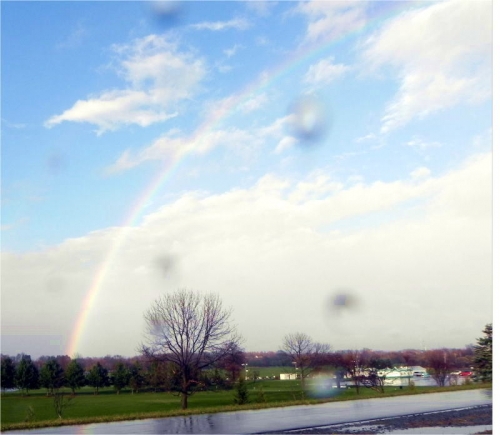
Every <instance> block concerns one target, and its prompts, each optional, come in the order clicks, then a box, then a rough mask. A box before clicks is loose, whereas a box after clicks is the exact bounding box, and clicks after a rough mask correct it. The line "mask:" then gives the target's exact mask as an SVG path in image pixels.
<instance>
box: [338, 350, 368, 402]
mask: <svg viewBox="0 0 500 435" xmlns="http://www.w3.org/2000/svg"><path fill="white" fill-rule="evenodd" d="M339 357H340V358H339V359H340V361H339V363H340V365H341V366H342V368H343V369H344V370H345V371H346V374H347V376H348V377H349V378H350V380H351V381H352V383H353V384H354V387H355V388H356V393H357V394H359V389H360V387H361V379H362V377H363V376H364V374H365V370H366V367H367V365H368V355H367V352H366V351H365V350H348V351H344V352H342V353H341V354H340V355H339Z"/></svg>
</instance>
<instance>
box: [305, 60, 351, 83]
mask: <svg viewBox="0 0 500 435" xmlns="http://www.w3.org/2000/svg"><path fill="white" fill-rule="evenodd" d="M349 69H350V67H349V66H347V65H344V64H342V63H337V64H336V63H335V62H334V57H333V56H331V57H328V58H326V59H321V60H320V61H319V62H317V63H315V64H314V65H311V66H310V67H309V69H308V70H307V72H306V75H305V77H304V83H306V84H308V85H311V86H313V87H317V86H323V85H326V84H328V83H330V82H332V81H333V80H335V79H338V78H340V77H342V76H343V75H344V74H345V73H346V72H347V71H349Z"/></svg>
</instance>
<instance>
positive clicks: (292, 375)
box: [280, 373, 297, 381]
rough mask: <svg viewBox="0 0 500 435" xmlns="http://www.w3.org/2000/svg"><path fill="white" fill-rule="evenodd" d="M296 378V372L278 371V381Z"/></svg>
mask: <svg viewBox="0 0 500 435" xmlns="http://www.w3.org/2000/svg"><path fill="white" fill-rule="evenodd" d="M294 379H297V373H280V381H283V380H286V381H289V380H294Z"/></svg>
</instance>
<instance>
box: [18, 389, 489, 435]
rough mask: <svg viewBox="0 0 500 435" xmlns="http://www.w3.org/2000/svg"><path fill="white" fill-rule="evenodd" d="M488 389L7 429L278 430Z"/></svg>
mask: <svg viewBox="0 0 500 435" xmlns="http://www.w3.org/2000/svg"><path fill="white" fill-rule="evenodd" d="M491 403H492V397H491V391H487V390H472V391H460V392H453V393H433V394H421V395H414V396H402V397H388V398H383V399H363V400H352V401H345V402H336V403H335V402H333V403H324V404H320V405H310V406H290V407H286V408H272V409H263V410H257V411H237V412H225V413H218V414H206V415H194V416H189V417H170V418H161V419H148V420H136V421H124V422H116V423H100V424H88V425H81V426H67V427H60V428H47V429H37V430H32V431H24V432H15V431H13V432H11V433H30V434H32V433H45V434H63V433H68V434H165V433H184V434H197V433H198V434H199V433H202V434H214V433H215V434H242V433H244V434H249V433H266V432H271V431H283V430H290V429H299V428H305V427H313V426H321V425H328V424H336V423H347V422H355V421H360V420H369V419H373V418H381V417H394V416H399V415H405V414H411V413H421V412H429V411H441V410H445V409H454V408H463V407H466V406H475V405H485V404H491Z"/></svg>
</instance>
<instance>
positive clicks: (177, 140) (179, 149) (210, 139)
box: [106, 99, 292, 174]
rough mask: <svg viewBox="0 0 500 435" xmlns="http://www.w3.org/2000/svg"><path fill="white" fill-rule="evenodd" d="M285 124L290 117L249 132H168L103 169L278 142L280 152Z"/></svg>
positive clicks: (243, 151)
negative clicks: (189, 133)
mask: <svg viewBox="0 0 500 435" xmlns="http://www.w3.org/2000/svg"><path fill="white" fill-rule="evenodd" d="M232 101H233V100H232V99H227V100H225V101H224V102H221V105H218V107H219V110H221V113H223V112H224V108H223V106H225V105H226V104H229V103H231V102H232ZM243 108H244V106H243ZM216 112H217V111H216V110H215V111H214V113H212V114H211V116H212V117H215V118H218V117H219V115H218V114H217V113H216ZM289 121H290V117H284V118H279V119H277V120H275V121H274V122H273V123H271V124H270V125H268V126H265V127H261V128H254V129H252V130H242V129H238V128H228V129H218V130H210V129H208V130H207V129H205V128H204V127H201V128H200V129H199V130H197V131H196V132H194V133H193V134H192V135H189V136H180V135H179V132H178V131H173V132H169V133H167V134H166V135H164V136H162V137H160V138H158V139H156V140H155V141H154V142H153V143H152V144H151V145H149V146H147V147H145V148H143V149H142V150H140V151H139V152H137V153H132V152H131V151H130V150H127V151H125V152H124V153H123V154H122V155H121V156H120V157H119V158H118V159H117V161H116V162H115V163H114V164H113V165H111V166H110V167H108V168H107V169H106V172H107V173H108V174H112V173H115V172H119V171H124V170H127V169H131V168H133V167H135V166H138V165H140V164H142V163H145V162H148V161H154V160H163V161H168V162H172V163H173V162H176V161H178V160H179V159H181V158H182V157H183V156H185V155H187V154H191V153H193V154H197V155H204V154H206V153H208V152H210V151H212V150H214V149H215V148H219V147H226V148H231V150H232V151H235V152H239V153H241V154H248V151H249V150H254V149H256V148H258V147H261V146H263V145H264V144H265V143H266V142H267V141H270V142H271V143H273V141H276V140H278V141H279V143H278V148H280V144H281V150H282V149H285V148H286V147H288V146H291V144H292V140H291V139H290V138H287V136H286V135H285V129H286V127H287V125H288V123H289ZM203 125H205V124H203ZM283 141H285V142H287V144H285V143H284V142H283ZM282 142H283V143H282Z"/></svg>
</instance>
